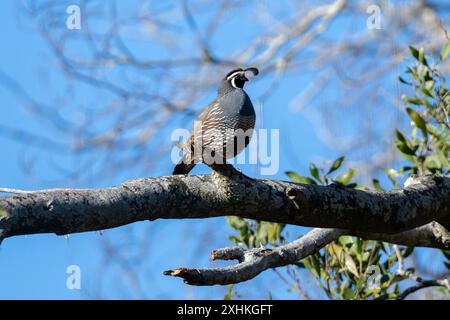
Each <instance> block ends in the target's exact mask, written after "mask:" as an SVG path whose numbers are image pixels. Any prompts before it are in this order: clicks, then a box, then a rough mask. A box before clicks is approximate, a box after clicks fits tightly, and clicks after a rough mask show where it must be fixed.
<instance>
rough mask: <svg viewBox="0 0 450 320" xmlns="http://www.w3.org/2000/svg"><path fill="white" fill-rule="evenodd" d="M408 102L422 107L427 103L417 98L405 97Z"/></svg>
mask: <svg viewBox="0 0 450 320" xmlns="http://www.w3.org/2000/svg"><path fill="white" fill-rule="evenodd" d="M405 100H406V102H408V103H410V104H415V105H417V106H422V105H424V104H425V102H424V101H423V100H422V99H419V98H417V97H413V98H411V97H405Z"/></svg>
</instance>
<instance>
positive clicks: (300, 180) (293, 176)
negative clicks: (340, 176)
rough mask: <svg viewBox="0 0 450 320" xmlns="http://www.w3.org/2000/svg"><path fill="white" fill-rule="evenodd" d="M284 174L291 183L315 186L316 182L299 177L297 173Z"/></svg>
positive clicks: (288, 172) (287, 172)
mask: <svg viewBox="0 0 450 320" xmlns="http://www.w3.org/2000/svg"><path fill="white" fill-rule="evenodd" d="M285 173H286V175H287V176H288V177H289V178H291V180H292V181H293V182H297V183H305V184H313V185H317V182H315V181H314V180H313V179H311V178H308V177H304V176H299V175H298V174H297V173H295V172H293V171H286V172H285Z"/></svg>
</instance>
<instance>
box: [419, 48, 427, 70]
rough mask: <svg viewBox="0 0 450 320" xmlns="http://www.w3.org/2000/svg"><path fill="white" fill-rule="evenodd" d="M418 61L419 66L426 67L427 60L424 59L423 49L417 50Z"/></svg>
mask: <svg viewBox="0 0 450 320" xmlns="http://www.w3.org/2000/svg"><path fill="white" fill-rule="evenodd" d="M418 60H419V62H420V63H421V64H423V65H424V66H427V67H428V62H427V59H426V58H425V49H424V48H420V49H419V59H418Z"/></svg>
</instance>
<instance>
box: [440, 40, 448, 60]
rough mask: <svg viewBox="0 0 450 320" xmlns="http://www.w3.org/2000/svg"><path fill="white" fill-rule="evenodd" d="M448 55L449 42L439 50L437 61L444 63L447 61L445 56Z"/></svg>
mask: <svg viewBox="0 0 450 320" xmlns="http://www.w3.org/2000/svg"><path fill="white" fill-rule="evenodd" d="M449 54H450V41H449V42H447V43H446V44H445V45H444V47H443V48H442V50H441V54H440V55H439V60H440V61H444V60H445V59H447V56H448V55H449Z"/></svg>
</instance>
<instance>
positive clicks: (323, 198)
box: [0, 172, 450, 285]
mask: <svg viewBox="0 0 450 320" xmlns="http://www.w3.org/2000/svg"><path fill="white" fill-rule="evenodd" d="M0 192H9V193H15V194H14V195H7V196H3V197H0V242H1V240H3V239H4V238H8V237H12V236H18V235H24V234H35V233H55V234H58V235H63V234H70V233H75V232H85V231H94V230H104V229H108V228H114V227H119V226H122V225H126V224H129V223H132V222H136V221H143V220H155V219H181V218H207V217H216V216H226V215H235V216H240V217H245V218H251V219H257V220H264V221H273V222H282V223H286V224H293V225H301V226H311V227H319V228H328V229H314V230H312V231H311V232H310V233H308V234H307V235H305V236H303V237H302V238H300V239H299V240H296V241H294V242H292V243H290V244H288V245H286V246H282V247H279V248H274V249H254V250H249V251H245V250H244V249H241V248H236V247H234V248H225V249H220V250H218V251H215V253H214V254H213V258H215V259H237V260H239V261H240V263H238V264H237V265H234V266H230V267H227V268H218V269H187V268H179V269H175V270H169V271H167V272H166V274H168V275H175V276H180V277H183V278H184V279H185V281H186V282H187V283H190V284H197V285H211V284H226V283H236V282H240V281H245V280H248V279H251V278H253V277H254V276H256V275H257V274H259V273H260V272H262V271H264V270H266V269H268V268H275V267H279V266H282V265H287V264H292V263H294V262H296V261H298V260H300V259H302V258H303V257H306V256H308V255H310V254H312V253H314V252H316V251H317V250H319V249H320V248H322V247H323V246H325V245H326V244H327V243H329V242H330V241H333V240H334V239H336V238H337V237H339V236H340V235H343V234H347V235H356V236H360V237H362V238H364V239H372V240H379V241H386V242H391V243H397V244H403V245H409V246H428V247H434V248H441V249H444V248H448V247H449V245H450V235H449V232H448V229H449V225H450V223H449V222H450V178H448V177H438V176H432V175H427V176H422V177H416V178H413V179H411V180H410V181H409V182H408V184H407V185H406V186H405V188H403V189H398V190H391V191H386V192H373V191H361V190H354V189H347V188H343V187H340V186H326V187H325V186H313V185H304V184H296V183H291V182H284V181H275V180H266V179H262V180H256V179H250V178H248V177H245V176H243V175H240V174H238V173H232V174H231V176H230V177H228V176H226V175H223V174H221V173H218V172H213V173H212V174H210V175H192V176H169V177H159V178H148V179H137V180H132V181H127V182H125V183H123V184H121V185H119V186H115V187H111V188H104V189H85V190H80V189H54V190H41V191H20V190H11V189H0Z"/></svg>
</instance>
